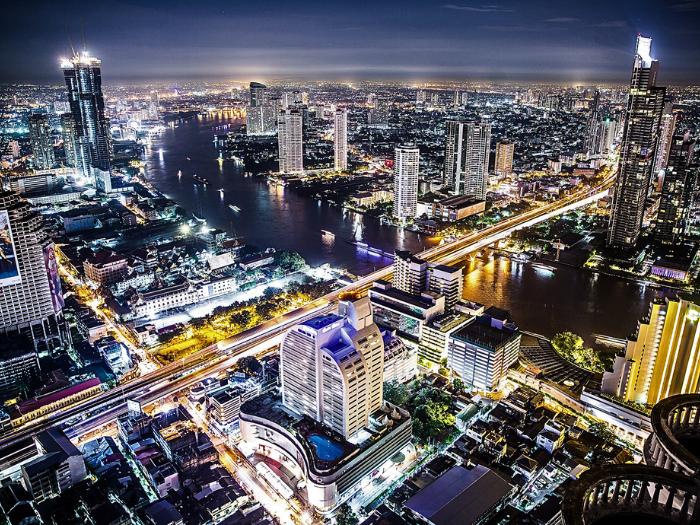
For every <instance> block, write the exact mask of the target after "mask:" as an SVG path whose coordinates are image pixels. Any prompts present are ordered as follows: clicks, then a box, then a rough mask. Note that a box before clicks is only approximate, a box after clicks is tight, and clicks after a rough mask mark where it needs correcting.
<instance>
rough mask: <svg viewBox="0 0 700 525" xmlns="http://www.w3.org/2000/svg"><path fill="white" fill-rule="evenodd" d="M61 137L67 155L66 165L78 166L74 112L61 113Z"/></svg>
mask: <svg viewBox="0 0 700 525" xmlns="http://www.w3.org/2000/svg"><path fill="white" fill-rule="evenodd" d="M61 137H62V138H63V151H64V153H65V156H66V166H70V167H71V168H76V167H78V157H77V155H78V145H77V143H76V132H75V120H73V114H72V113H64V114H63V115H61Z"/></svg>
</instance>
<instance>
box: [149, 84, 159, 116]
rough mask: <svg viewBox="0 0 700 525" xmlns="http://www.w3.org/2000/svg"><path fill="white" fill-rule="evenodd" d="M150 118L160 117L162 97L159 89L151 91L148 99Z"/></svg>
mask: <svg viewBox="0 0 700 525" xmlns="http://www.w3.org/2000/svg"><path fill="white" fill-rule="evenodd" d="M148 118H150V119H152V120H158V119H159V118H160V98H159V95H158V91H156V90H153V91H151V94H150V97H149V99H148Z"/></svg>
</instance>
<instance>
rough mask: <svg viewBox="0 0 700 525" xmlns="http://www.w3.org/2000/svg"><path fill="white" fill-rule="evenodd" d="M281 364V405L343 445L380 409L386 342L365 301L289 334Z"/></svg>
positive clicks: (345, 303) (342, 306)
mask: <svg viewBox="0 0 700 525" xmlns="http://www.w3.org/2000/svg"><path fill="white" fill-rule="evenodd" d="M280 360H281V371H280V373H281V380H282V403H283V404H284V405H285V406H286V407H287V408H288V409H290V410H292V411H294V412H296V413H298V414H301V415H306V416H309V417H311V418H313V419H315V420H316V421H319V422H320V423H322V424H324V425H326V426H328V427H329V428H331V429H332V430H334V431H336V432H338V433H339V434H341V435H342V436H344V437H345V438H346V439H349V438H351V437H352V436H353V435H355V434H356V433H357V432H358V431H359V430H360V429H362V428H363V427H365V426H366V425H367V423H368V421H369V416H370V414H371V413H373V412H374V411H376V410H377V409H379V408H381V406H382V398H383V382H384V342H383V340H382V336H381V333H380V332H379V328H377V325H376V324H374V322H373V320H372V312H371V309H370V302H369V299H368V298H366V297H364V298H362V299H358V300H356V301H352V302H350V301H341V303H340V304H339V306H338V314H337V315H336V314H328V315H322V316H319V317H315V318H313V319H310V320H308V321H305V322H304V323H301V324H299V325H297V326H295V327H293V328H292V329H290V330H289V332H287V335H286V336H285V338H284V341H283V343H282V347H281V351H280Z"/></svg>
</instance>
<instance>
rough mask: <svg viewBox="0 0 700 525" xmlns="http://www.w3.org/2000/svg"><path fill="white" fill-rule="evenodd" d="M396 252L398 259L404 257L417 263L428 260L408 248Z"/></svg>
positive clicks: (403, 258)
mask: <svg viewBox="0 0 700 525" xmlns="http://www.w3.org/2000/svg"><path fill="white" fill-rule="evenodd" d="M394 254H395V256H396V257H397V258H398V259H402V260H404V261H407V262H412V263H415V264H426V262H425V261H424V260H423V259H421V258H420V257H416V256H415V255H413V254H412V253H411V252H409V251H408V250H395V251H394Z"/></svg>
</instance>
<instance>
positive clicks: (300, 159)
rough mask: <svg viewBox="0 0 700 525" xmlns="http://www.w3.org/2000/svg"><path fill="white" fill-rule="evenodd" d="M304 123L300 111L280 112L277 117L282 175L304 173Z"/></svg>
mask: <svg viewBox="0 0 700 525" xmlns="http://www.w3.org/2000/svg"><path fill="white" fill-rule="evenodd" d="M302 133H303V123H302V115H301V112H300V111H299V109H297V108H292V109H283V110H280V112H279V114H278V117H277V144H278V147H279V171H280V173H303V171H304V146H303V135H302Z"/></svg>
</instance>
